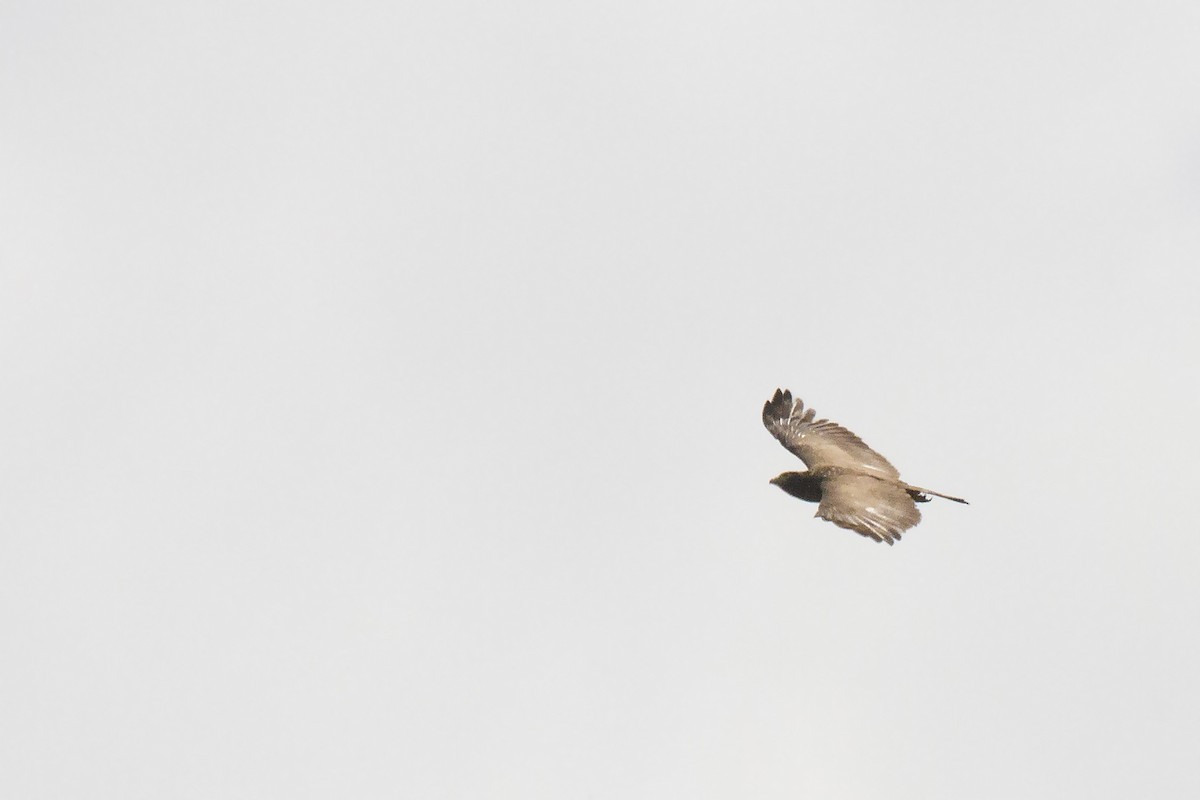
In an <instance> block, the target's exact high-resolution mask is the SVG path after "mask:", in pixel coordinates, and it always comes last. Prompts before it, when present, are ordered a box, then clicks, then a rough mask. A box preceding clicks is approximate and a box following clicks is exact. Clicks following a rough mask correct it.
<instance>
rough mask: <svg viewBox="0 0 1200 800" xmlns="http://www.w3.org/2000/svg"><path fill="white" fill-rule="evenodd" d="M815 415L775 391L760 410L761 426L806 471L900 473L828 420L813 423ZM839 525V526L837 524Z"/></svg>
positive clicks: (895, 475)
mask: <svg viewBox="0 0 1200 800" xmlns="http://www.w3.org/2000/svg"><path fill="white" fill-rule="evenodd" d="M815 416H816V412H815V411H813V410H812V409H811V408H810V409H808V410H807V411H805V410H804V401H802V400H795V401H793V400H792V393H791V392H789V391H784V390H781V389H776V390H775V396H774V397H772V398H771V399H770V400H768V401H767V404H766V405H764V406H763V424H764V425H766V426H767V430H769V431H770V432H771V435H772V436H774V437H775V438H776V439H778V440H779V442H780V444H782V445H783V446H784V447H786V448H787V449H788V450H790V451H791V452H792V453H793V454H794V455H796V456H798V457H799V458H800V460H802V461H803V462H804V463H805V464H807V465H808V468H809V469H817V468H818V467H846V468H848V469H852V470H857V471H859V472H869V473H872V474H875V475H882V476H885V477H888V478H899V477H900V472H899V471H898V470H897V469H896V468H895V467H893V466H892V465H891V464H889V463H888V460H887V459H886V458H884V457H883V456H881V455H879V453H876V452H875V451H874V450H872V449H871V448H869V447H867V445H866V444H864V443H863V440H862V439H859V438H858V437H857V436H855V435H854V434H853V433H851V432H850V431H848V430H846V429H845V428H843V427H842V426H841V425H838V424H837V423H836V422H830V421H829V420H827V419H814V417H815ZM838 524H841V523H838Z"/></svg>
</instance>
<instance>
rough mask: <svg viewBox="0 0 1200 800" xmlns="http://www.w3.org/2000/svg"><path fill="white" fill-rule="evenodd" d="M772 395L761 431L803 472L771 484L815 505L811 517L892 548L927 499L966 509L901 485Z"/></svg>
mask: <svg viewBox="0 0 1200 800" xmlns="http://www.w3.org/2000/svg"><path fill="white" fill-rule="evenodd" d="M815 417H816V412H815V411H813V410H812V409H811V408H810V409H808V410H807V411H806V410H805V408H804V401H802V400H800V399H799V398H796V399H792V393H791V392H789V391H786V390H783V389H776V390H775V396H774V397H772V398H771V399H770V400H768V401H767V403H766V405H764V406H763V425H766V426H767V430H769V431H770V432H771V435H772V436H774V437H775V438H776V439H778V440H779V443H780V444H782V445H783V446H784V447H786V448H787V449H788V451H789V452H791V453H792V455H795V456H797V457H798V458H799V459H800V460H801V461H803V462H804V463H805V465H806V466H807V467H808V470H807V471H806V472H784V473H782V474H780V475H777V476H775V477H774V478H772V479H771V483H773V484H775V485H776V486H778V487H779V488H780V489H783V490H784V491H785V492H787V493H788V494H790V495H792V496H793V497H799V498H800V499H801V500H806V501H808V502H810V503H819V504H820V505H818V506H817V513H816V515H815V516H818V517H820V518H821V519H826V520H829V521H830V522H832V523H833V524H834V525H838V526H840V527H842V528H847V529H848V530H852V531H854V532H855V533H859V534H862V535H863V536H866V537H868V538H870V539H874V540H875V541H877V542H887V543H888V544H889V545H890V544H895V543H896V541H897V540H898V539H899V538H900V534H902V533H904V532H905V531H906V530H908V529H909V528H911V527H913V526H914V525H916V524H917V523H918V522H920V521H921V512H920V511H918V510H917V503H928V502H929V501H930V499H932V498H931V497H930V495H933V496H935V497H941V498H944V499H946V500H953V501H954V502H956V503H966V502H967V501H966V500H963V499H962V498H961V497H951V496H950V495H948V494H942V493H941V492H934V491H931V490H929V489H922V488H920V487H919V486H913V485H911V484H908V483H905V482H904V481H902V480H900V471H899V470H897V469H896V468H895V467H893V466H892V465H891V464H890V463H888V460H887V459H886V458H884V457H883V456H881V455H879V453H876V452H875V451H874V450H872V449H871V448H870V447H867V445H866V443H865V442H863V440H862V439H859V438H858V437H857V436H855V435H854V434H853V433H851V432H850V431H848V430H846V429H845V428H843V427H842V426H841V425H838V424H837V423H836V422H830V421H829V420H827V419H816V418H815Z"/></svg>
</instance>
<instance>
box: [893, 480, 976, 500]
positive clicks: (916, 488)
mask: <svg viewBox="0 0 1200 800" xmlns="http://www.w3.org/2000/svg"><path fill="white" fill-rule="evenodd" d="M904 487H905V488H906V489H908V491H910V492H916V493H917V494H931V495H933V496H934V497H940V498H942V499H943V500H953V501H954V502H956V503H963V504H966V505H970V504H969V503H967V501H966V500H963V499H962V498H961V497H951V496H950V495H948V494H942V493H941V492H935V491H933V490H932V489H922V488H921V487H920V486H913V485H912V484H911V483H906V484H904ZM914 499H915V498H914ZM928 500H929V498H928V497H926V498H925V500H924V501H922V500H919V499H918V500H917V502H925V501H928Z"/></svg>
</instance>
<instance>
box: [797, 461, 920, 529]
mask: <svg viewBox="0 0 1200 800" xmlns="http://www.w3.org/2000/svg"><path fill="white" fill-rule="evenodd" d="M817 516H818V517H820V518H821V519H827V520H829V521H830V522H832V523H833V524H834V525H838V526H840V527H842V528H847V529H849V530H852V531H854V532H855V533H861V534H862V535H863V536H867V537H869V538H871V539H874V540H875V541H877V542H887V543H888V544H893V543H895V542H896V540H898V539H899V538H900V534H902V533H904V531H906V530H908V529H909V528H911V527H912V526H914V525H916V524H917V523H918V522H920V521H921V512H920V511H918V510H917V504H916V503H914V502H913V499H912V498H911V497H909V495H908V492H907V491H905V490H904V488H903V487H901V486H899V485H898V484H895V483H890V482H888V481H882V480H879V479H877V478H872V477H871V476H870V475H852V474H849V473H842V474H840V475H837V476H835V477H832V478H828V479H826V480H825V481H824V482H822V484H821V504H820V505H819V506H817Z"/></svg>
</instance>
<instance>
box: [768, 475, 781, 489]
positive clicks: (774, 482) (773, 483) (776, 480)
mask: <svg viewBox="0 0 1200 800" xmlns="http://www.w3.org/2000/svg"><path fill="white" fill-rule="evenodd" d="M767 483H769V484H772V485H774V486H778V485H779V476H778V475H776V476H775V477H774V478H771V480H769V481H767Z"/></svg>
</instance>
